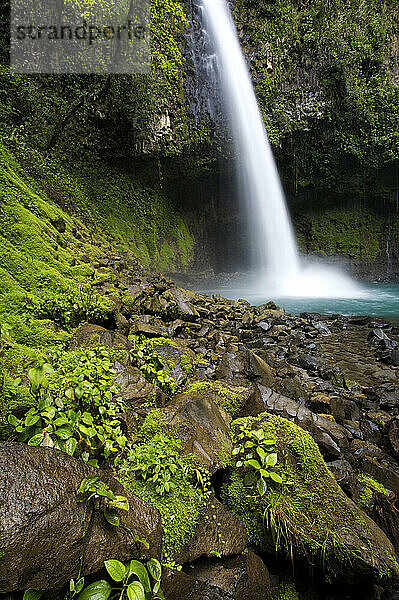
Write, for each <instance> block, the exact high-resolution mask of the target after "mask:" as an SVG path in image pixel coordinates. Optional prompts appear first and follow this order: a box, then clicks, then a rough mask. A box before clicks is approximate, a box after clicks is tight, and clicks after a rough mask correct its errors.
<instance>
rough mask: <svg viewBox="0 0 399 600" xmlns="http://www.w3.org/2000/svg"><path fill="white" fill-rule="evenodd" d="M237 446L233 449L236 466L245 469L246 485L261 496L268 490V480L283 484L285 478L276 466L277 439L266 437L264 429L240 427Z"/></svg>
mask: <svg viewBox="0 0 399 600" xmlns="http://www.w3.org/2000/svg"><path fill="white" fill-rule="evenodd" d="M236 438H237V444H238V445H237V446H236V447H235V448H234V449H233V456H235V457H236V467H238V468H243V469H245V471H246V473H245V477H244V485H246V486H253V485H255V484H256V489H257V492H258V494H259V496H264V495H265V493H266V491H267V485H268V483H267V482H268V480H271V481H273V482H274V483H278V484H281V483H283V479H282V477H281V475H279V474H278V473H277V472H276V470H275V467H276V465H277V454H276V451H275V448H276V442H275V440H271V439H267V438H265V434H264V432H263V430H262V429H258V430H257V431H253V430H252V429H248V428H246V427H244V426H241V427H239V428H238V433H237V434H236Z"/></svg>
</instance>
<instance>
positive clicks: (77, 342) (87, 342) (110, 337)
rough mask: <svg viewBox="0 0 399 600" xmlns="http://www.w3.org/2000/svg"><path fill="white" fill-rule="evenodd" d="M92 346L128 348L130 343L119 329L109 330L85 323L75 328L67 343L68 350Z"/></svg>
mask: <svg viewBox="0 0 399 600" xmlns="http://www.w3.org/2000/svg"><path fill="white" fill-rule="evenodd" d="M93 346H106V347H108V348H123V349H126V350H128V349H129V348H130V343H129V341H128V339H127V337H126V336H124V335H122V333H120V332H119V331H110V330H108V329H105V328H104V327H100V325H92V324H90V323H87V324H86V325H82V326H81V327H79V328H78V329H77V330H76V332H75V334H74V336H73V338H72V340H71V342H70V344H69V348H70V350H76V349H77V348H81V347H84V348H90V347H93Z"/></svg>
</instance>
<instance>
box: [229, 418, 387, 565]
mask: <svg viewBox="0 0 399 600" xmlns="http://www.w3.org/2000/svg"><path fill="white" fill-rule="evenodd" d="M239 425H245V426H246V427H247V428H248V427H250V428H253V429H259V428H261V429H262V430H263V431H264V433H265V435H266V437H267V438H269V437H270V438H271V439H276V440H277V444H276V451H277V454H278V464H279V465H281V473H280V474H281V475H283V477H284V479H285V483H284V484H283V485H282V486H279V485H275V484H273V482H271V483H270V484H269V487H268V489H267V491H266V494H265V495H264V496H263V497H262V498H260V497H257V496H254V495H253V494H251V492H250V490H249V489H248V488H247V487H246V486H245V485H244V480H243V475H242V473H241V472H240V470H235V471H233V474H232V477H231V480H230V482H229V483H228V484H227V485H225V487H224V489H223V498H224V501H225V503H226V504H227V506H228V508H229V509H230V510H231V511H232V512H233V513H234V514H235V515H236V516H237V517H238V518H239V519H240V520H241V521H242V522H243V523H244V525H245V527H246V529H247V531H248V536H249V540H250V543H251V544H252V545H254V546H255V547H258V548H262V549H263V550H266V551H270V552H273V551H275V550H278V551H279V552H282V553H283V554H285V555H286V556H287V557H290V556H291V555H292V554H293V553H294V554H296V555H302V556H305V557H308V558H309V557H310V556H311V557H313V560H318V561H319V563H320V564H321V565H322V566H326V567H327V566H329V560H332V562H333V563H334V562H335V561H348V560H351V559H352V558H355V557H356V559H357V560H359V558H360V559H361V557H360V556H359V555H358V553H357V552H354V551H353V549H351V548H349V547H348V545H347V539H351V538H352V539H353V538H355V539H356V538H358V537H359V533H358V532H360V531H361V532H362V535H363V532H364V531H367V527H368V526H367V523H366V521H365V520H363V519H362V516H361V514H360V513H359V512H358V511H357V510H356V509H355V507H354V506H353V508H351V505H350V503H349V502H348V500H347V498H346V497H345V496H344V494H343V493H342V492H341V491H340V489H339V488H338V485H337V483H336V481H335V479H334V478H333V477H332V475H331V474H330V473H329V471H328V469H327V467H326V465H325V463H324V461H323V458H322V456H321V454H320V451H319V449H318V447H317V444H316V443H315V441H314V440H313V439H312V437H311V436H310V435H309V434H307V433H305V432H304V431H303V430H302V429H301V428H300V427H298V426H297V425H295V424H294V423H292V422H290V421H287V420H285V419H282V418H281V417H278V416H275V415H271V414H268V413H263V414H261V415H259V416H258V417H247V418H245V419H237V420H236V421H234V422H233V424H232V429H233V431H235V430H236V428H237V427H238V426H239ZM371 551H372V550H371ZM387 566H388V568H389V569H391V570H392V568H393V566H392V565H387Z"/></svg>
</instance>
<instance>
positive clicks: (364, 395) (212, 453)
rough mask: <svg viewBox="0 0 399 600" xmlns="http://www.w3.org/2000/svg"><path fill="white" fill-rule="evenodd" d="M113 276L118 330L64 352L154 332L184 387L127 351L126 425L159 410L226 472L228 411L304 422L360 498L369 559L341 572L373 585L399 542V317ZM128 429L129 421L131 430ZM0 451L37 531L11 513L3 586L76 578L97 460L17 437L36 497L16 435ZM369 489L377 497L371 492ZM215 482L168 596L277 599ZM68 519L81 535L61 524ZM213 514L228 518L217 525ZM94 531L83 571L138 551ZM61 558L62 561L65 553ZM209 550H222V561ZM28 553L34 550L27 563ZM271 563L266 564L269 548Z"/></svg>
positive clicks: (353, 496) (351, 496) (151, 530)
mask: <svg viewBox="0 0 399 600" xmlns="http://www.w3.org/2000/svg"><path fill="white" fill-rule="evenodd" d="M115 276H116V277H117V279H118V290H119V291H123V292H126V293H128V294H130V302H129V303H127V305H124V304H123V303H122V302H120V304H119V305H118V311H117V314H116V316H115V324H114V327H115V329H111V328H109V329H106V328H104V327H100V326H99V325H95V324H87V325H84V326H82V327H80V328H79V329H78V330H77V331H76V333H75V335H74V337H73V339H72V341H71V344H70V348H71V349H76V348H79V347H90V346H93V345H103V346H107V347H111V348H121V349H123V350H129V349H130V347H131V343H130V342H129V340H128V336H133V337H137V339H140V340H142V339H145V340H152V341H154V340H155V346H154V348H155V350H156V352H157V353H158V354H159V356H160V357H161V358H162V360H163V361H164V363H165V365H167V370H168V373H170V374H171V375H172V376H173V378H174V380H175V382H176V385H177V388H176V393H174V394H167V393H165V392H164V391H161V390H160V389H159V387H158V386H157V385H154V384H153V383H152V382H151V381H149V379H148V377H146V376H145V374H144V373H143V372H142V371H141V370H140V368H139V365H138V364H134V363H133V364H132V363H131V362H130V361H129V359H128V358H126V359H124V358H121V359H119V360H118V361H116V362H115V363H114V368H115V370H116V374H117V381H116V383H117V384H119V385H120V387H121V391H120V394H121V396H122V397H123V398H124V400H126V402H127V404H128V406H129V409H130V411H129V415H130V417H131V420H132V422H135V421H136V420H137V422H140V423H142V421H143V419H144V417H145V415H147V414H148V413H149V411H150V410H151V407H154V406H158V407H160V408H161V411H162V414H163V415H164V416H165V425H166V427H168V428H170V429H171V430H173V431H174V434H175V436H176V437H178V438H179V439H180V440H181V442H182V446H183V450H184V452H185V453H192V454H194V455H195V456H196V457H197V459H198V460H199V461H200V463H201V465H202V466H205V467H206V468H207V469H208V470H209V472H210V473H211V474H212V475H213V476H214V477H215V478H218V477H220V479H221V480H223V481H224V482H226V481H228V478H229V477H230V475H231V473H230V471H229V467H228V466H226V465H228V458H229V457H230V455H231V450H232V441H231V422H232V420H233V419H235V418H237V417H246V416H255V415H262V413H267V414H271V415H275V416H278V417H282V418H284V419H286V420H288V421H289V422H290V423H293V424H295V425H297V426H298V427H300V428H301V430H303V433H304V435H306V433H309V434H310V435H311V436H312V437H313V439H314V440H315V441H316V443H317V445H318V448H319V449H320V452H321V454H322V456H323V458H324V459H325V460H326V461H327V463H328V464H327V467H328V469H329V471H327V468H326V467H323V469H325V472H324V471H323V473H324V475H323V476H325V477H326V478H327V477H329V478H330V479H331V482H332V483H331V488H332V489H333V491H335V494H336V495H338V494H341V491H340V488H341V490H343V492H345V494H346V496H344V494H342V496H340V498H343V500H342V502H344V504H345V502H347V505H345V506H346V507H347V509H348V510H353V511H355V508H354V506H355V505H354V504H353V502H352V501H355V502H357V503H358V508H357V509H356V515H358V514H361V515H363V514H364V517H363V516H362V523H363V526H360V525H359V527H358V529H357V530H356V531H355V532H354V533H353V531H352V533H348V531H344V530H343V531H342V541H343V542H344V543H345V544H346V546H350V547H351V548H353V549H354V553H355V554H356V553H357V555H358V556H361V557H362V559H361V560H360V561H359V562H358V563H357V562H355V563H353V564H349V562H350V561H347V562H345V561H342V560H340V559H339V557H338V558H337V564H338V566H337V565H335V566H336V572H340V574H341V577H342V580H345V581H353V579H354V577H353V575H354V569H355V568H356V569H357V570H358V572H359V573H363V574H364V575H365V576H367V577H369V578H370V581H374V582H377V583H379V584H381V577H380V575H381V573H382V571H383V570H384V569H385V571H386V569H388V566H387V565H388V563H387V562H386V560H388V559H387V557H386V553H385V550H386V551H387V552H388V553H389V554H391V553H392V556H393V555H394V553H395V551H396V553H397V552H398V543H399V542H398V540H399V518H398V517H399V512H398V510H399V505H398V499H397V498H398V496H399V464H398V460H399V441H398V439H399V424H398V423H399V367H398V362H399V361H398V356H397V354H398V347H399V345H398V344H399V328H398V327H397V325H395V324H391V323H387V322H384V321H383V320H382V319H373V318H370V317H342V316H340V315H319V314H315V313H303V314H302V315H300V316H298V315H297V316H293V315H289V314H286V313H285V312H284V311H283V310H282V309H280V308H279V307H278V306H276V304H274V303H273V302H269V303H266V304H263V305H261V306H258V307H254V306H251V305H250V304H249V303H248V302H246V301H245V300H238V301H233V300H227V299H224V298H222V297H221V296H217V295H215V296H213V297H210V296H208V295H206V294H200V293H195V292H191V291H187V290H183V289H181V288H179V287H178V286H176V285H175V284H174V283H173V282H172V281H170V280H168V279H167V278H165V277H162V276H154V275H152V274H150V273H148V272H146V271H144V270H143V269H140V268H138V267H137V265H132V264H131V265H129V264H128V263H126V265H125V267H124V268H119V267H118V269H116V268H115ZM109 290H110V287H109V286H107V285H106V284H104V285H103V286H102V287H99V291H100V292H102V293H109ZM162 337H169V338H170V339H171V341H172V342H173V344H169V343H164V342H162V340H161V341H158V343H157V338H162ZM165 371H166V368H165ZM200 384H201V385H202V386H203V387H201V385H200ZM203 384H205V386H204V385H203ZM207 386H208V387H207ZM136 411H137V412H136ZM127 420H128V419H127ZM129 431H130V429H129ZM131 431H135V428H134V427H133V426H132V427H131ZM132 435H133V434H132ZM17 447H19V446H17V445H16V446H15V448H17ZM1 448H2V451H1V452H2V453H1V452H0V460H3V464H4V465H5V466H3V467H2V472H0V474H2V473H6V472H9V469H11V468H12V469H14V468H15V472H16V473H17V479H16V482H14V483H13V482H11V481H8V480H5V483H3V486H5V487H4V490H5V492H4V493H7V494H11V497H13V496H12V494H14V493H15V502H14V503H15V505H17V504H18V503H19V504H21V507H20V509H18V510H20V513H19V514H20V515H21V517H20V524H21V527H22V525H23V527H27V528H28V529H27V530H26V531H28V530H29V527H32V528H33V529H32V531H33V534H32V540H30V536H28V535H25V534H24V535H23V536H22V533H21V537H20V538H18V534H17V533H15V532H14V530H12V529H11V520H10V522H9V525H7V526H6V529H5V530H4V531H5V532H6V536H4V535H3V531H1V535H2V537H1V540H2V541H3V540H4V539H5V537H7V538H9V543H10V544H11V545H10V553H11V554H10V557H11V558H12V562H11V563H10V564H12V565H13V569H12V572H11V569H10V570H9V569H8V567H7V569H5V567H4V564H5V563H4V562H2V561H0V573H1V575H0V590H3V591H12V590H17V589H23V588H26V587H40V586H44V587H45V588H46V589H48V588H51V587H53V588H55V587H57V586H58V585H62V584H63V583H65V582H66V581H67V580H68V579H69V578H70V577H73V576H76V572H77V568H76V564H77V562H76V561H78V557H79V556H80V554H79V553H80V550H81V535H82V510H83V509H82V504H78V503H77V502H76V489H77V487H78V485H79V483H80V480H81V479H82V478H83V477H84V476H86V475H85V474H86V473H89V472H90V469H88V468H87V467H85V465H82V463H80V462H77V461H73V460H72V459H70V458H69V457H67V456H65V455H62V454H59V453H56V452H55V451H52V450H48V449H32V448H29V449H26V447H23V448H24V449H26V452H28V451H29V466H30V469H31V470H32V475H29V477H32V478H33V479H32V484H31V486H32V487H33V488H34V489H35V490H36V492H35V493H36V495H35V497H33V496H32V497H31V496H30V494H28V495H26V493H25V492H24V491H23V489H22V483H21V481H22V480H23V477H27V475H26V473H25V472H24V471H23V468H24V462H23V461H22V462H21V461H20V460H19V459H17V456H16V452H17V450H15V449H14V445H3V446H2V447H1ZM19 452H22V451H19ZM40 452H43V455H42V454H40ZM39 455H40V460H39V458H38V457H39ZM4 456H5V457H6V459H4ZM43 457H45V458H43ZM4 461H5V462H4ZM7 461H9V462H7ZM71 461H72V462H71ZM322 464H323V465H324V463H322ZM60 465H61V466H60ZM60 469H61V471H62V469H65V475H62V477H60V480H62V481H59V480H58V473H59V472H61V471H60ZM62 473H63V471H62ZM18 474H19V475H20V477H19V479H18ZM54 474H56V475H57V477H56V478H55V479H54V477H55V475H54ZM364 477H369V478H371V481H372V483H370V482H369V484H368V485H369V486H370V485H371V486H374V487H372V488H370V487H367V485H366V486H365V485H364V480H363V479H362V478H364ZM18 481H19V483H18ZM49 481H51V485H50V486H49V483H48V482H49ZM54 481H55V483H54ZM359 481H360V483H361V485H360V484H359ZM367 481H369V480H367ZM362 482H363V483H362ZM373 482H374V483H373ZM13 485H15V486H16V487H15V488H13V487H12V486H13ZM58 485H60V489H59V491H58V487H57V486H58ZM338 486H339V487H338ZM375 486H377V487H375ZM380 486H382V487H380ZM13 489H15V492H13V491H12V490H13ZM64 489H65V490H67V492H66V491H65V495H64ZM370 489H371V493H370V491H367V490H370ZM217 492H218V493H217V495H218V498H215V499H212V501H211V506H212V504H213V506H214V508H210V509H209V510H208V512H207V513H206V514H204V515H202V516H201V519H200V522H199V523H198V527H197V530H196V535H195V536H194V537H193V538H192V539H191V540H190V542H189V543H188V544H187V545H186V546H185V547H184V548H182V549H181V553H180V556H179V560H180V561H181V562H182V563H184V570H183V571H181V572H178V573H176V572H172V571H169V572H168V573H166V576H165V580H164V586H163V587H164V592H165V594H166V596H167V598H168V599H169V600H174V598H176V599H177V598H179V600H180V599H182V600H184V598H187V599H188V598H190V600H193V599H195V600H203V599H207V598H209V599H212V600H217V599H218V598H220V599H221V600H225V599H226V600H233V599H234V600H249V598H253V599H257V598H259V600H260V599H261V598H262V599H264V600H265V599H266V598H269V596H268V594H269V591H270V587H269V586H270V580H269V577H268V575H267V569H266V567H265V565H264V564H263V562H262V561H260V559H259V558H258V557H256V556H255V555H252V554H251V552H250V553H249V554H245V555H241V553H242V551H243V550H244V549H245V547H246V546H247V534H246V531H245V530H244V527H243V525H242V524H241V523H240V522H239V521H238V520H237V517H235V516H234V515H233V514H232V513H231V512H230V511H229V510H227V509H226V507H223V505H222V504H221V503H220V501H219V500H220V499H221V496H220V494H219V492H220V490H217ZM123 493H124V495H127V493H126V491H124V492H123ZM17 496H18V499H17ZM3 497H4V495H1V498H3ZM36 498H43V502H42V503H41V505H40V506H44V507H46V506H47V504H46V502H47V503H48V502H50V505H49V507H48V508H46V509H45V510H44V513H43V515H42V512H41V511H42V508H40V507H39V506H38V505H37V503H36ZM129 499H130V498H129ZM136 500H137V502H138V504H137V506H138V507H139V506H140V508H138V509H137V511H136V512H134V510H133V511H130V512H131V513H132V517H131V518H132V521H131V526H132V528H136V529H137V530H140V537H142V538H145V539H147V540H148V538H150V539H151V545H150V548H151V552H153V553H154V554H157V553H158V555H159V552H160V543H161V533H162V532H161V528H160V521H159V515H158V513H157V511H155V510H154V509H150V508H149V507H148V506H147V505H145V503H142V501H141V500H140V501H138V499H134V498H132V499H131V503H132V506H136V505H135V502H136ZM52 502H53V503H54V508H53V504H51V503H52ZM140 503H142V504H140ZM359 507H360V508H359ZM360 509H361V510H362V511H364V513H361V510H360ZM6 510H7V506H6V504H5V503H4V502H3V503H1V501H0V511H3V512H4V514H5V511H6ZM46 511H47V512H46ZM212 511H213V512H212ZM357 511H359V512H357ZM365 513H367V514H365ZM17 514H18V511H17ZM354 514H355V513H354ZM65 515H67V517H68V524H69V526H70V527H71V528H72V532H73V533H69V531H68V532H67V531H66V528H67V525H66V523H65V522H64V521H65V518H64V517H65ZM213 515H216V519H214V518H213ZM50 516H51V523H50ZM205 517H208V519H206V518H205ZM7 518H8V517H7ZM332 518H333V517H332ZM143 519H144V521H143ZM215 522H216V524H217V523H220V525H216V526H215ZM13 523H14V521H13ZM364 523H365V525H364ZM13 527H14V525H13ZM17 530H18V528H17ZM21 531H22V530H21ZM91 535H92V539H93V546H90V545H89V550H88V553H87V558H85V560H86V561H87V572H95V571H96V570H99V569H100V567H101V566H102V562H103V560H104V559H105V558H109V557H110V554H112V557H113V558H120V559H121V560H124V559H127V558H132V557H134V556H137V553H136V546H135V545H134V544H133V542H132V540H131V539H130V538H129V536H128V535H127V533H126V532H124V531H117V532H115V531H110V530H109V529H107V525H106V523H103V519H102V516H101V513H100V514H97V512H95V511H94V512H93V517H92V534H91ZM37 536H38V537H37ZM62 536H64V537H62ZM68 536H70V537H68ZM345 536H346V537H345ZM34 537H36V540H35V541H33V538H34ZM387 538H389V540H390V541H391V542H392V544H393V546H394V548H393V547H392V546H391V545H390V542H389V541H388V539H387ZM49 539H50V543H49V541H48V540H49ZM56 539H66V542H64V543H63V550H62V553H61V554H60V557H61V558H62V560H61V558H60V557H58V556H57V552H58V551H59V546H58V542H56V541H55V540H56ZM88 539H89V538H88ZM90 539H91V538H90ZM37 540H39V541H37ZM221 541H224V542H225V543H224V544H222V543H221ZM3 543H4V542H3ZM6 543H8V542H7V540H6ZM90 543H91V542H90ZM12 544H14V545H12ZM37 544H39V548H40V550H39V552H40V555H43V559H42V562H41V563H39V564H38V563H37V561H36V563H35V564H33V563H32V561H31V562H30V559H29V553H32V554H33V552H34V555H35V557H36V556H37V553H38V546H37ZM52 544H53V545H52ZM370 544H372V545H373V548H374V553H373V555H371V554H370V552H369V550H370ZM110 548H111V550H112V551H110ZM359 548H360V549H359ZM125 550H126V552H125ZM367 552H368V553H369V554H368V555H367ZM66 554H67V555H68V560H64V558H65V556H66ZM105 554H106V555H105ZM215 555H217V556H220V557H221V558H218V559H217V560H216V559H215ZM20 556H27V557H28V558H27V559H26V563H25V565H23V564H22V559H20ZM198 559H200V561H198ZM264 559H265V561H266V563H267V555H265V557H264ZM51 561H52V562H51ZM192 561H195V562H194V565H193V568H191V566H190V565H191V562H192ZM259 561H260V562H259ZM388 562H389V561H388ZM50 564H51V569H50ZM1 569H3V571H1ZM385 571H384V572H385ZM379 572H380V575H379ZM384 585H385V586H386V587H387V588H389V587H390V586H391V588H394V587H398V585H399V584H398V582H397V580H396V579H395V578H393V579H392V581H391V583H389V582H388V583H386V582H385V580H384Z"/></svg>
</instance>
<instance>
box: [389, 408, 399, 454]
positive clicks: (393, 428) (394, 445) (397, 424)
mask: <svg viewBox="0 0 399 600" xmlns="http://www.w3.org/2000/svg"><path fill="white" fill-rule="evenodd" d="M388 436H389V442H390V444H391V449H392V453H393V454H394V456H396V458H397V459H399V417H396V419H395V420H394V421H392V422H391V424H390V426H389V432H388Z"/></svg>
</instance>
